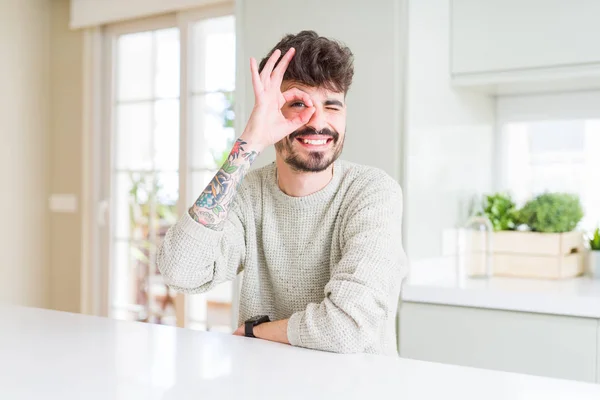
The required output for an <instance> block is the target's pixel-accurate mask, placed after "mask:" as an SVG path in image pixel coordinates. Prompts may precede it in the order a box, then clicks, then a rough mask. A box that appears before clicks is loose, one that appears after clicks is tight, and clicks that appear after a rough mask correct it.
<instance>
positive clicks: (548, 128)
mask: <svg viewBox="0 0 600 400" xmlns="http://www.w3.org/2000/svg"><path fill="white" fill-rule="evenodd" d="M503 132H504V138H505V140H506V149H507V153H506V159H505V161H504V163H505V165H506V170H505V172H504V173H505V177H506V183H507V189H508V190H509V191H510V192H511V193H513V194H514V197H515V199H516V200H517V202H518V203H520V204H522V203H524V202H525V201H527V200H529V199H530V198H531V197H533V196H535V195H537V194H540V193H542V192H546V191H551V192H570V193H574V194H577V195H578V196H580V199H581V202H582V205H583V208H584V211H585V215H584V218H583V220H582V221H581V224H580V227H581V228H583V229H586V230H590V229H593V228H594V227H595V226H596V225H597V224H598V223H599V222H600V212H597V211H596V210H597V209H598V208H597V207H595V204H598V202H599V201H600V190H598V189H597V188H598V185H597V182H598V180H599V178H600V172H597V171H598V170H599V168H598V166H599V165H600V164H599V161H597V160H599V159H600V158H598V156H597V155H598V154H599V153H600V121H599V120H591V119H590V120H552V121H527V122H518V123H508V124H506V125H505V126H504V131H503Z"/></svg>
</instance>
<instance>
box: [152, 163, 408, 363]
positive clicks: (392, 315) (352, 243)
mask: <svg viewBox="0 0 600 400" xmlns="http://www.w3.org/2000/svg"><path fill="white" fill-rule="evenodd" d="M232 205H233V206H232V208H231V209H230V211H229V216H228V218H227V222H226V224H225V226H224V228H223V230H222V231H216V230H212V229H209V228H207V227H205V226H204V225H201V224H199V223H197V222H195V221H194V220H193V219H192V218H191V217H190V216H189V215H188V213H185V214H184V215H183V217H182V218H181V220H180V221H179V222H177V224H176V225H174V226H173V227H172V228H171V229H170V230H169V232H168V233H167V235H166V237H165V240H164V243H163V245H162V246H161V247H160V249H159V251H158V267H159V269H160V271H161V273H162V275H163V277H164V279H165V280H166V282H167V283H168V284H169V285H170V286H172V287H173V288H174V289H176V290H178V291H182V292H186V293H200V292H204V291H207V290H210V289H211V288H213V287H214V286H215V285H217V284H219V283H221V282H224V281H227V280H232V279H234V278H235V276H236V274H237V273H239V272H240V271H242V270H243V271H244V279H243V283H242V288H241V298H240V316H239V320H240V325H241V324H242V323H243V321H245V320H246V319H248V318H250V317H252V316H255V315H262V314H266V315H268V316H269V317H270V318H271V320H281V319H286V318H289V322H288V330H287V334H288V339H289V341H290V343H291V344H292V345H295V346H302V347H308V348H313V349H319V350H326V351H333V352H340V353H356V352H365V353H377V354H385V355H397V347H396V335H395V331H396V329H395V321H396V313H397V308H398V301H399V295H400V286H401V283H402V280H403V278H404V276H405V275H406V262H405V255H404V251H403V249H402V243H401V219H402V193H401V189H400V187H399V185H398V184H397V183H396V182H395V181H394V180H393V179H392V178H391V177H389V176H388V175H387V174H385V173H384V172H383V171H381V170H379V169H376V168H372V167H365V166H360V165H357V164H353V163H349V162H345V161H341V160H338V161H336V163H335V165H334V176H333V178H332V180H331V181H330V183H329V184H328V185H327V186H326V187H325V188H323V189H322V190H320V191H318V192H316V193H314V194H311V195H309V196H305V197H290V196H287V195H286V194H285V193H283V192H282V191H281V190H280V189H279V187H278V185H277V183H276V168H275V164H271V165H268V166H266V167H263V168H261V169H258V170H255V171H253V172H250V173H249V174H248V175H247V176H246V178H245V180H244V181H243V183H242V184H241V185H240V188H239V190H238V193H237V196H236V198H235V200H234V202H233V204H232Z"/></svg>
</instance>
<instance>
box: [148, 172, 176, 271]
mask: <svg viewBox="0 0 600 400" xmlns="http://www.w3.org/2000/svg"><path fill="white" fill-rule="evenodd" d="M178 200H179V175H178V174H177V173H176V172H173V173H159V174H157V176H156V200H155V201H156V215H155V217H154V220H155V224H156V225H155V228H156V230H155V232H156V238H157V241H158V244H160V242H161V241H162V238H164V236H165V235H166V233H167V231H168V230H169V228H170V227H171V225H173V224H175V222H177V201H178ZM156 273H158V271H156Z"/></svg>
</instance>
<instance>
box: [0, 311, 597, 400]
mask: <svg viewBox="0 0 600 400" xmlns="http://www.w3.org/2000/svg"><path fill="white" fill-rule="evenodd" d="M0 335H1V341H0V360H1V362H0V399H7V400H21V399H27V400H32V399H60V400H75V399H77V400H80V399H85V400H95V399H102V400H107V399H124V400H125V399H126V400H137V399H140V400H141V399H143V400H149V399H163V400H167V399H213V398H214V399H236V400H243V399H249V398H250V399H303V400H305V399H344V400H350V399H361V400H364V399H380V398H381V399H388V398H389V399H404V400H409V399H461V400H469V399H474V400H475V399H477V400H480V399H488V400H495V399H511V400H513V399H543V400H552V399H575V398H576V399H578V400H585V399H594V400H598V399H600V385H593V384H586V383H579V382H573V381H566V380H557V379H549V378H540V377H533V376H526V375H519V374H511V373H502V372H493V371H487V370H480V369H473V368H465V367H456V366H450V365H443V364H435V363H427V362H420V361H413V360H408V359H401V358H388V357H383V356H372V355H338V354H330V353H323V352H317V351H311V350H306V349H300V348H293V347H290V346H285V345H280V344H277V343H270V342H266V341H262V340H259V339H248V338H243V337H233V336H231V335H226V334H219V333H204V332H197V331H191V330H185V329H178V328H172V327H165V326H156V325H149V324H143V323H133V322H122V321H115V320H110V319H105V318H97V317H88V316H82V315H76V314H68V313H61V312H56V311H47V310H39V309H30V308H22V307H12V306H0Z"/></svg>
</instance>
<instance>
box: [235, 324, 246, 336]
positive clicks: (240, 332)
mask: <svg viewBox="0 0 600 400" xmlns="http://www.w3.org/2000/svg"><path fill="white" fill-rule="evenodd" d="M244 333H245V332H244V325H242V326H240V327H239V328H237V329H236V330H235V332H233V334H234V335H235V336H245V335H244Z"/></svg>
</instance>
